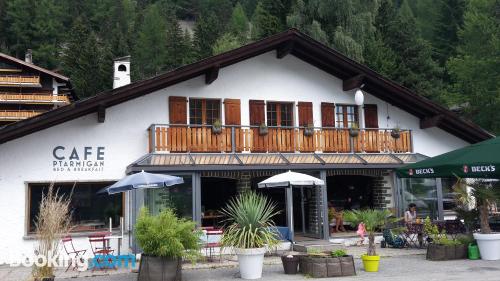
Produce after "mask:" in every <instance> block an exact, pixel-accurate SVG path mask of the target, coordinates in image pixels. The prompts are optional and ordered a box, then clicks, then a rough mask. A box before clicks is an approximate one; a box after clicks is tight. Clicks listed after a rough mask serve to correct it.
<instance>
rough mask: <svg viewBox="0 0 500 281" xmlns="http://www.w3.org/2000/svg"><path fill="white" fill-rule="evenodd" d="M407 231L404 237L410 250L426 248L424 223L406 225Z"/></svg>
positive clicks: (404, 232)
mask: <svg viewBox="0 0 500 281" xmlns="http://www.w3.org/2000/svg"><path fill="white" fill-rule="evenodd" d="M405 226H406V230H405V231H403V233H402V236H403V239H404V241H405V242H406V245H407V247H408V248H423V247H424V246H425V243H426V242H425V239H424V234H425V232H424V224H423V223H406V224H405Z"/></svg>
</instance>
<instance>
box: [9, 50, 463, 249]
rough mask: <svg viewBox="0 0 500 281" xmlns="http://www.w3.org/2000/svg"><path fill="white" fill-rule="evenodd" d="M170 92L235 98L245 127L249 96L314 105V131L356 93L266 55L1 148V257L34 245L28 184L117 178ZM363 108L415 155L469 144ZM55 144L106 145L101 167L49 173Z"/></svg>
mask: <svg viewBox="0 0 500 281" xmlns="http://www.w3.org/2000/svg"><path fill="white" fill-rule="evenodd" d="M169 95H174V96H187V97H209V98H222V99H223V98H240V99H241V111H242V124H243V125H247V124H248V123H249V112H248V100H249V99H264V100H275V101H294V102H297V101H313V112H314V122H315V125H316V126H320V125H321V110H320V104H321V102H335V103H351V104H353V103H354V94H353V93H351V92H348V93H346V92H343V91H342V81H341V80H339V79H337V78H335V77H333V76H331V75H329V74H327V73H325V72H323V71H321V70H319V69H317V68H315V67H313V66H311V65H309V64H307V63H305V62H303V61H301V60H299V59H297V58H295V57H294V56H286V57H285V58H283V59H281V60H278V59H276V56H275V53H274V52H270V53H267V54H264V55H261V56H258V57H255V58H253V59H249V60H247V61H243V62H240V63H238V64H235V65H232V66H229V67H227V68H224V69H221V70H220V73H219V78H218V79H217V80H216V81H214V82H213V83H212V84H210V85H206V84H205V78H204V77H203V76H201V77H197V78H194V79H191V80H189V81H185V82H182V83H179V84H177V85H174V86H171V87H169V88H166V89H163V90H159V91H157V92H155V93H152V94H149V95H146V96H142V97H139V98H136V99H133V100H130V101H128V102H125V103H122V104H119V105H117V106H114V107H111V108H108V109H107V110H106V120H105V122H104V123H98V122H97V116H96V114H95V113H94V114H89V115H87V116H84V117H80V118H78V119H75V120H72V121H68V122H66V123H63V124H60V125H57V126H54V127H51V128H48V129H46V130H43V131H39V132H36V133H33V134H30V135H27V136H25V137H22V138H19V139H16V140H13V141H10V142H7V143H4V144H0V222H1V225H0V237H2V239H0V253H8V252H10V251H15V252H26V253H30V252H31V251H32V243H31V240H24V239H23V235H25V232H26V230H25V221H26V219H25V214H26V200H27V199H26V183H27V182H38V181H103V180H106V181H108V180H118V179H120V178H122V177H123V176H124V175H125V168H126V166H127V165H129V164H130V163H131V162H133V161H135V160H136V159H138V158H139V157H141V156H142V155H144V154H146V153H147V143H148V139H147V137H148V135H147V128H148V127H149V126H150V125H151V124H153V123H159V124H166V123H168V96H169ZM365 103H376V104H377V105H378V111H379V125H380V127H386V126H388V127H392V126H394V125H395V124H397V125H399V126H400V127H401V128H406V129H412V130H413V134H414V137H413V140H414V148H415V149H414V150H415V152H419V153H422V154H425V155H428V156H433V155H436V154H440V153H444V152H447V151H449V150H452V149H455V148H458V147H462V146H464V145H466V144H467V143H466V142H465V141H462V140H460V139H458V138H456V137H454V136H452V135H450V134H448V133H446V132H444V131H442V130H440V129H437V128H432V129H427V130H420V129H419V120H418V118H416V117H414V116H412V115H410V114H408V113H406V112H404V111H402V110H400V109H398V108H395V107H393V106H391V105H387V104H386V103H385V102H383V101H381V100H380V99H377V98H375V97H373V96H371V95H369V94H367V95H366V98H365ZM295 110H296V111H297V109H296V107H295ZM296 115H297V114H295V116H296ZM387 115H389V116H390V119H389V121H387V118H386V117H387ZM295 122H296V124H297V120H296V121H295ZM58 145H62V146H65V147H66V148H67V150H69V149H72V148H73V147H76V149H77V150H78V151H79V152H81V151H82V150H83V147H85V146H90V147H94V148H95V147H98V146H102V147H105V160H104V161H105V167H104V170H103V171H99V172H71V173H69V172H54V171H53V170H52V161H53V160H54V159H53V156H52V151H53V149H54V147H55V146H58ZM79 243H80V245H81V246H82V247H83V248H88V244H87V242H86V239H79ZM124 245H127V244H126V243H124ZM0 255H3V254H0Z"/></svg>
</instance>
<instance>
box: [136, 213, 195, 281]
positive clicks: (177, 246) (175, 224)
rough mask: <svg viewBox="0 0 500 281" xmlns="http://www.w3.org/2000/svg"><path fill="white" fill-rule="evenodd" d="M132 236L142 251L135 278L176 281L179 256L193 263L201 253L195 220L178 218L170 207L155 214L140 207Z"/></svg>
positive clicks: (179, 274)
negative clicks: (137, 273) (137, 274)
mask: <svg viewBox="0 0 500 281" xmlns="http://www.w3.org/2000/svg"><path fill="white" fill-rule="evenodd" d="M135 237H136V240H137V243H138V244H139V247H141V249H142V251H143V254H142V255H141V262H140V265H139V277H138V281H167V280H168V281H171V280H172V281H179V280H181V279H182V259H187V260H190V261H193V262H194V261H196V259H197V258H198V257H199V255H200V252H199V247H200V244H201V241H200V237H201V232H200V231H199V230H196V223H195V222H193V221H190V220H187V219H181V218H178V217H177V216H176V215H175V213H174V211H173V210H172V209H169V208H167V209H164V210H163V211H161V212H160V214H158V215H157V216H153V215H151V214H150V213H149V211H148V209H147V208H142V209H141V210H140V214H139V217H138V218H137V223H136V225H135Z"/></svg>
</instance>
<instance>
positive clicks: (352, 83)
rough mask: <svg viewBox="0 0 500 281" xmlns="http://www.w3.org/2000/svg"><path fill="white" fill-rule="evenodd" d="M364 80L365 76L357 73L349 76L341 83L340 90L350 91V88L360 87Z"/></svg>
mask: <svg viewBox="0 0 500 281" xmlns="http://www.w3.org/2000/svg"><path fill="white" fill-rule="evenodd" d="M364 82H365V76H364V75H363V74H358V75H356V76H353V77H351V78H348V79H345V80H344V81H343V83H342V90H344V91H350V90H352V89H356V88H360V87H361V86H362V85H363V84H364Z"/></svg>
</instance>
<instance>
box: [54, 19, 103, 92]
mask: <svg viewBox="0 0 500 281" xmlns="http://www.w3.org/2000/svg"><path fill="white" fill-rule="evenodd" d="M62 69H63V72H64V73H65V74H66V75H68V76H69V77H71V81H72V84H73V86H74V87H75V89H76V93H77V94H78V96H79V97H81V98H84V97H89V96H93V95H95V94H97V93H99V92H102V91H104V90H108V89H110V88H111V86H112V79H111V77H113V76H112V75H113V62H112V58H111V52H110V51H109V49H107V48H106V45H105V44H102V43H101V42H99V40H98V38H97V36H96V34H95V33H94V32H93V31H91V30H89V29H88V25H87V24H86V23H85V22H84V21H83V20H82V19H81V18H78V19H76V20H75V23H74V25H73V27H72V28H71V30H70V32H69V35H68V38H67V46H66V48H65V49H64V54H63V56H62Z"/></svg>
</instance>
